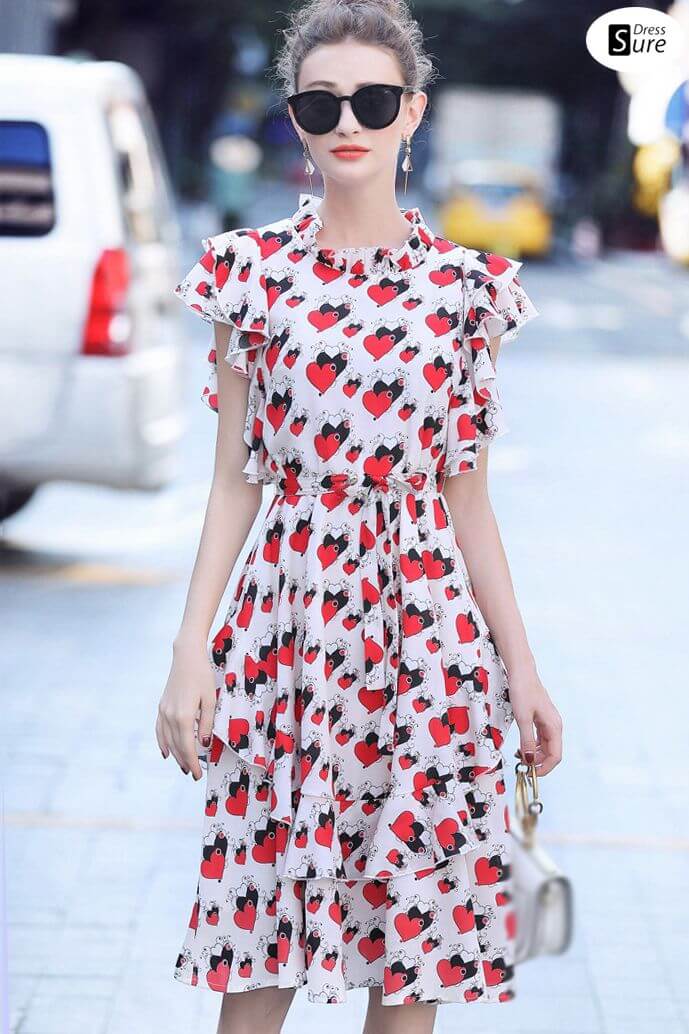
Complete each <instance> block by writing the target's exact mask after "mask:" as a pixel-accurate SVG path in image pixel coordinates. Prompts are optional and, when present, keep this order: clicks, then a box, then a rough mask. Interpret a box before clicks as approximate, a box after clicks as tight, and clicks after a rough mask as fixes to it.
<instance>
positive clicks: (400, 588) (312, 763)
mask: <svg viewBox="0 0 689 1034" xmlns="http://www.w3.org/2000/svg"><path fill="white" fill-rule="evenodd" d="M279 70H280V73H281V75H282V78H283V80H284V82H285V84H286V86H287V93H288V94H289V113H290V118H291V120H292V124H293V125H294V128H295V131H296V132H297V133H298V135H299V138H300V140H301V142H302V144H303V146H304V151H305V156H306V159H307V170H308V171H309V172H310V171H311V166H310V164H309V163H310V161H311V159H312V160H313V162H314V163H315V164H316V165H318V167H319V169H320V170H321V173H322V175H323V180H324V185H325V186H324V196H323V199H321V198H320V197H316V196H315V195H314V194H312V193H302V194H301V196H300V199H299V205H298V207H297V209H296V211H295V212H294V213H293V214H292V215H290V216H289V217H286V218H283V219H279V220H276V221H274V222H272V223H269V224H267V225H265V226H262V227H258V228H251V227H242V228H239V229H236V230H231V231H228V232H226V233H222V234H219V235H217V236H216V237H212V238H210V239H208V240H206V241H204V242H203V243H204V245H205V252H204V254H203V255H202V256H201V257H200V259H199V261H198V262H197V263H196V264H195V265H194V267H193V269H192V270H190V272H189V274H188V275H187V277H186V278H185V279H184V280H183V281H182V283H181V284H179V285H178V286H177V288H176V291H177V292H178V294H179V295H180V297H181V298H182V300H183V301H184V302H186V303H187V304H188V305H189V306H190V307H191V308H192V309H193V310H194V311H196V312H197V313H199V314H200V315H201V316H202V317H203V318H204V319H206V320H207V321H208V322H211V323H212V324H213V330H214V344H213V347H212V349H211V353H210V356H209V359H210V373H209V380H208V384H207V385H206V387H205V389H204V395H203V397H204V399H205V401H206V403H207V404H208V405H209V406H210V408H211V409H213V410H215V411H217V413H218V418H219V422H218V435H217V443H216V463H215V472H214V477H213V484H212V489H211V493H210V498H209V502H208V511H207V515H206V521H205V524H204V528H203V533H202V537H201V544H200V548H199V553H198V558H197V561H196V565H195V568H194V572H193V575H192V579H191V585H190V589H189V595H188V600H187V605H186V609H185V612H184V617H183V620H182V624H181V627H180V630H179V632H178V634H177V636H176V638H175V644H174V660H173V664H172V669H171V672H170V676H169V679H168V683H167V686H166V688H165V691H164V693H163V696H162V699H161V702H160V707H159V715H158V721H157V727H156V732H157V738H158V742H159V745H160V747H161V750H162V753H163V756H164V757H168V756H169V755H170V753H172V754H173V756H174V757H175V759H176V760H177V762H178V763H179V765H180V766H181V767H182V770H183V771H184V772H185V773H189V772H191V773H192V775H193V776H194V778H195V779H200V778H201V775H202V771H201V767H200V764H199V757H197V753H198V754H199V756H200V757H201V758H204V757H205V763H206V765H207V771H206V813H205V827H204V834H203V845H202V851H201V858H200V870H199V873H198V879H197V887H196V895H195V898H194V901H193V907H192V911H191V920H190V922H189V926H188V929H187V931H186V935H185V939H184V944H183V946H182V950H181V952H180V954H179V957H178V959H177V964H176V966H175V971H174V975H175V977H176V978H177V979H179V980H181V981H183V982H185V983H187V984H192V985H197V986H203V987H207V988H211V989H213V990H216V991H220V992H222V993H223V995H224V997H223V1002H222V1009H221V1017H220V1027H219V1030H220V1032H221V1034H222V1032H229V1031H232V1034H238V1032H241V1031H245V1030H246V1031H248V1030H253V1031H255V1030H256V1029H259V1030H261V1031H267V1032H272V1031H278V1030H279V1029H280V1027H281V1024H282V1022H283V1020H284V1018H285V1016H286V1013H287V1010H288V1008H289V1004H290V1002H291V1000H292V996H293V994H294V989H295V988H296V987H298V986H301V985H303V984H305V985H306V986H307V989H308V995H309V998H310V999H311V1000H312V1001H322V1002H342V1001H344V1000H345V999H346V992H347V989H348V988H353V987H368V988H369V989H370V991H369V995H370V1002H369V1011H368V1014H367V1019H366V1026H365V1031H366V1032H367V1034H374V1032H375V1034H379V1032H385V1031H395V1032H396V1034H406V1032H412V1031H413V1032H424V1031H430V1030H431V1029H432V1026H433V1023H434V1015H435V1009H436V1006H437V1005H438V1004H440V1003H444V1002H474V1001H490V1002H497V1001H500V1002H502V1001H508V1000H510V999H511V998H512V997H513V996H514V987H513V979H514V973H513V954H512V950H513V944H514V922H515V917H514V911H513V908H512V904H511V893H510V868H509V837H508V831H509V814H508V808H507V804H506V799H505V796H504V793H505V786H504V781H503V777H504V760H503V754H502V752H501V747H502V744H503V741H504V738H505V735H506V734H507V732H508V731H509V728H510V726H511V724H512V721H513V720H516V723H517V725H518V728H519V734H520V751H521V754H522V756H523V757H525V758H526V760H527V761H528V760H530V759H531V758H532V757H533V758H534V759H535V763H536V770H537V772H538V774H539V775H545V774H546V773H548V772H550V771H551V770H552V769H553V767H554V766H555V765H556V764H557V763H558V762H559V761H560V759H561V721H560V717H559V715H558V712H557V710H556V709H555V707H554V706H553V704H552V702H551V701H550V699H549V697H548V694H547V692H546V690H545V689H544V687H543V685H542V684H541V682H540V679H539V677H538V674H537V672H536V667H535V663H534V659H533V657H532V655H531V652H530V650H529V646H528V643H527V639H526V634H525V631H524V627H523V624H522V621H521V618H520V615H519V611H518V608H517V604H516V601H515V598H514V593H513V588H512V584H511V579H510V574H509V570H508V566H507V561H506V559H505V555H504V552H503V549H502V545H501V541H500V537H499V533H498V529H497V527H496V522H495V518H494V515H493V512H492V509H491V505H490V501H489V498H488V492H487V486H486V466H487V453H488V450H487V446H488V444H489V443H490V442H491V441H492V440H493V439H494V438H495V437H497V436H498V435H500V434H502V433H504V431H505V430H506V425H505V423H504V419H503V413H502V407H501V403H500V398H499V392H498V389H497V385H496V380H495V362H496V359H497V354H498V348H499V346H500V342H501V339H502V340H506V339H509V338H511V337H513V336H515V334H516V333H517V331H518V330H519V328H520V327H521V326H522V325H523V324H524V323H525V322H526V321H527V320H528V319H529V318H531V317H533V316H535V315H537V312H536V309H535V308H534V306H533V304H532V303H531V301H530V300H529V298H528V297H527V295H526V293H525V291H524V289H523V287H522V286H521V284H520V280H519V277H518V275H517V271H518V269H519V267H520V263H518V262H512V261H510V260H509V259H507V258H503V257H502V256H499V255H493V254H484V253H479V252H476V251H472V250H470V249H467V248H465V247H463V246H462V245H461V244H457V243H454V242H451V241H447V240H444V239H443V238H441V237H440V236H438V235H436V234H434V233H433V231H432V230H431V228H430V227H429V226H428V225H427V223H426V222H425V220H424V219H423V216H422V214H421V212H420V211H419V209H418V208H411V209H400V208H398V206H397V203H396V200H395V190H394V185H395V173H396V166H397V158H398V152H399V148H400V145H401V144H402V143H404V144H405V148H406V150H407V153H408V152H409V146H410V143H411V139H412V137H413V134H414V131H415V129H416V128H417V126H418V125H419V123H420V121H421V119H422V116H423V113H424V108H425V105H426V102H427V94H426V93H425V92H424V91H423V89H422V88H421V87H422V86H423V85H425V84H426V83H427V82H428V79H429V77H430V73H431V65H430V62H429V60H428V58H427V57H425V56H424V55H423V52H422V40H421V37H420V32H419V27H418V25H417V23H416V22H415V21H413V20H412V19H411V16H410V14H409V12H408V10H407V9H406V7H405V6H404V4H403V3H401V2H399V0H371V2H352V3H341V2H340V3H336V2H333V0H315V2H312V3H310V4H308V6H306V7H305V8H302V9H301V10H300V11H299V12H298V13H297V14H296V15H295V16H294V21H293V24H292V26H291V27H290V29H289V31H288V32H287V34H286V42H285V46H284V49H283V52H282V54H281V56H280V63H279ZM381 84H382V85H381ZM402 87H412V89H410V90H406V92H405V90H403V89H402ZM313 91H317V92H313ZM218 354H219V355H220V356H221V357H222V358H223V359H225V360H226V361H225V362H221V363H219V364H217V363H216V356H217V355H218ZM236 374H239V376H236ZM247 447H248V459H247V452H246V449H247ZM456 475H461V476H456ZM264 484H273V485H274V486H275V494H274V496H273V497H272V499H271V500H270V504H269V507H268V510H267V513H266V515H265V517H264V519H263V521H262V523H261V524H260V528H259V530H258V532H257V534H256V536H255V537H254V539H253V541H252V544H251V548H250V552H249V555H248V557H247V559H246V562H245V564H244V566H243V568H242V571H241V573H240V576H239V579H238V583H237V586H236V589H235V591H234V594H233V598H232V602H231V604H230V608H229V610H228V612H227V614H226V616H225V620H224V622H223V623H222V625H221V626H220V627H219V628H218V629H217V631H216V632H215V634H214V636H213V639H212V643H211V646H210V648H209V653H208V655H207V652H206V650H207V647H206V644H207V636H208V632H209V628H210V625H211V622H212V621H213V618H214V615H215V612H216V610H217V607H218V605H219V602H220V600H221V598H222V594H223V592H224V590H225V587H226V584H227V581H228V579H229V576H230V573H231V570H232V567H233V565H234V562H235V560H236V558H237V556H238V554H239V551H240V549H241V547H242V545H243V543H244V540H245V538H246V536H247V533H248V532H249V530H250V528H251V527H252V524H253V522H254V519H255V517H256V515H257V513H258V510H259V508H260V505H261V499H262V486H263V485H264ZM209 660H210V664H209ZM196 719H197V720H198V728H197V729H196V731H195V729H194V725H195V720H196ZM195 736H196V737H198V740H196V739H195ZM239 992H249V993H244V994H242V993H239Z"/></svg>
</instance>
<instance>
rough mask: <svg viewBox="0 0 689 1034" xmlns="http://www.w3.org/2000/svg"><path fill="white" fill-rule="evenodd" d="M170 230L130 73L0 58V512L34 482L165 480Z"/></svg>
mask: <svg viewBox="0 0 689 1034" xmlns="http://www.w3.org/2000/svg"><path fill="white" fill-rule="evenodd" d="M180 236H181V235H180V230H179V225H178V222H177V218H176V214H175V205H174V198H173V193H172V189H171V186H170V182H169V177H168V174H167V170H166V166H165V161H164V158H163V154H162V151H161V147H160V143H159V138H158V134H157V130H156V126H155V123H154V119H153V117H152V114H151V111H150V108H149V105H148V103H147V100H146V96H145V91H144V88H143V85H142V83H141V80H140V79H139V77H138V76H137V75H136V73H135V72H133V71H132V69H131V68H129V67H127V66H126V65H124V64H121V63H118V62H111V61H106V62H97V61H90V60H89V61H75V60H71V59H68V58H59V57H47V56H39V55H19V54H17V55H14V54H5V55H2V56H0V280H1V281H2V294H3V305H2V308H1V309H0V518H2V517H7V516H9V515H10V514H12V513H14V512H16V511H17V509H19V507H20V506H22V505H23V504H24V503H25V502H26V501H27V500H28V499H29V498H30V497H31V495H32V494H33V492H34V491H35V489H36V488H37V486H39V485H41V484H43V483H44V482H46V481H52V480H58V479H59V480H68V481H80V482H90V483H93V484H98V485H109V486H114V487H117V488H123V489H131V488H136V489H157V488H160V487H162V486H164V485H165V484H167V483H169V481H170V480H171V479H172V478H173V477H174V476H175V474H176V472H177V454H178V449H177V445H178V442H179V440H180V437H181V434H182V431H183V429H184V415H183V404H182V400H183V395H182V360H183V344H182V343H183V337H182V334H181V333H180V330H179V323H178V315H177V311H176V310H177V306H178V304H179V303H178V302H177V299H176V298H175V297H174V293H173V291H172V289H171V285H174V284H175V283H177V281H178V279H179V273H180Z"/></svg>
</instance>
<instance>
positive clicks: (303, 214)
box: [291, 192, 435, 276]
mask: <svg viewBox="0 0 689 1034" xmlns="http://www.w3.org/2000/svg"><path fill="white" fill-rule="evenodd" d="M322 201H323V198H322V197H318V196H317V195H316V194H310V193H307V192H302V193H300V195H299V207H298V208H297V210H296V212H294V214H293V215H292V216H291V222H292V223H293V225H294V230H295V233H296V235H297V237H298V238H299V239H300V241H301V243H302V246H303V247H304V249H305V250H306V251H309V252H311V253H312V254H313V255H314V256H315V257H316V258H317V259H318V261H319V262H322V263H323V264H324V265H328V266H332V267H333V268H334V269H338V270H340V271H342V272H344V273H359V274H362V275H364V276H367V275H371V274H376V273H384V272H386V271H387V270H389V269H391V268H397V269H400V270H403V271H404V270H407V269H412V268H413V267H414V266H418V265H419V263H421V262H423V261H424V260H425V258H426V256H427V255H428V252H429V251H430V249H431V248H432V247H433V243H434V241H435V235H434V233H433V231H432V230H431V229H430V227H429V226H428V225H427V224H426V222H425V220H424V218H423V216H422V214H421V212H420V210H419V209H418V208H416V207H414V208H406V209H405V208H400V212H401V213H402V215H403V216H404V217H405V219H408V220H409V222H410V224H411V229H410V231H409V236H408V237H407V239H406V240H405V241H404V242H403V243H402V244H401V245H400V247H399V248H383V247H380V248H379V247H376V246H375V245H368V246H366V247H354V248H321V247H319V245H318V244H317V242H316V234H317V233H318V232H319V230H321V229H322V227H323V220H322V219H321V216H320V215H319V212H318V208H319V205H320V203H321V202H322Z"/></svg>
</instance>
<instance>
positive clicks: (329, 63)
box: [288, 40, 428, 184]
mask: <svg viewBox="0 0 689 1034" xmlns="http://www.w3.org/2000/svg"><path fill="white" fill-rule="evenodd" d="M368 83H388V84H399V85H400V86H404V85H407V84H405V83H404V81H403V79H402V76H401V70H400V68H399V65H398V63H397V60H396V58H395V57H394V56H393V55H392V54H390V53H388V52H387V51H386V50H384V49H383V48H382V47H379V46H372V45H370V44H367V43H359V42H357V41H355V40H346V41H343V42H341V43H328V44H323V45H322V46H320V47H316V48H315V50H312V51H311V53H310V54H309V55H308V56H307V57H306V58H305V59H304V60H303V62H302V65H301V69H300V71H299V79H298V82H297V90H298V91H302V90H319V89H320V90H330V91H331V92H332V93H334V94H337V95H338V96H339V95H343V94H344V95H347V96H349V95H350V94H352V93H354V91H355V90H356V89H357V88H358V87H360V86H365V85H366V84H368ZM427 100H428V98H427V96H426V94H425V93H424V92H423V91H418V92H417V93H410V94H403V96H402V103H401V105H400V111H399V114H398V116H397V118H396V119H395V121H394V122H393V123H392V125H389V126H386V128H385V129H367V128H366V126H362V125H361V124H360V123H359V122H357V119H356V116H355V115H354V112H353V111H352V109H351V106H350V104H349V102H348V101H345V102H344V103H343V104H342V105H341V107H340V121H339V122H338V124H337V126H336V127H335V128H334V129H333V130H332V132H330V133H323V134H315V133H306V132H305V131H304V130H303V129H302V128H301V127H300V126H298V125H297V123H296V122H295V120H294V116H293V114H292V111H291V109H289V108H288V110H289V114H290V118H291V119H292V124H293V125H294V128H295V130H296V131H297V133H298V134H299V139H300V140H302V141H305V142H306V143H307V144H308V148H309V152H310V154H311V157H312V158H313V160H314V162H315V163H316V165H317V166H318V168H319V169H320V171H321V174H322V176H323V177H324V179H325V178H327V177H332V178H333V179H334V180H337V181H338V182H340V183H350V184H351V183H357V182H363V181H366V180H369V179H370V178H371V176H374V175H375V174H376V173H377V172H380V171H381V170H383V169H390V168H395V167H396V165H397V159H398V155H399V150H400V144H401V142H402V138H403V137H408V136H411V135H412V133H413V132H414V130H415V129H416V127H417V126H418V124H419V122H420V121H421V118H422V115H423V112H424V108H425V107H426V103H427ZM347 145H353V146H355V147H357V148H364V152H363V153H360V154H355V155H352V153H351V152H350V154H349V155H348V154H347V153H346V152H344V153H341V154H340V155H338V154H337V153H336V151H337V149H338V148H344V147H346V146H347Z"/></svg>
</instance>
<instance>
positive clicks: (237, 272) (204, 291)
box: [174, 229, 270, 483]
mask: <svg viewBox="0 0 689 1034" xmlns="http://www.w3.org/2000/svg"><path fill="white" fill-rule="evenodd" d="M201 243H202V245H203V248H204V252H203V254H202V255H201V256H200V257H199V258H198V259H197V261H196V262H195V263H194V265H193V266H192V268H191V269H190V270H189V272H188V273H187V275H186V276H185V277H184V278H183V279H182V280H181V281H180V282H179V283H178V284H177V285H176V287H175V288H174V293H175V294H176V295H177V296H178V297H179V298H181V300H182V301H183V302H184V303H185V304H186V305H187V306H188V307H189V308H190V309H191V311H192V312H195V313H197V314H198V315H199V316H201V318H202V319H203V320H205V321H206V323H209V324H210V325H211V334H210V340H209V343H208V357H207V361H208V365H207V370H206V381H205V384H204V386H203V390H202V392H201V398H202V400H203V402H204V403H205V404H206V405H207V406H208V407H209V409H211V410H213V412H215V413H217V412H218V378H217V355H216V346H215V332H214V330H213V329H212V326H213V323H214V322H215V321H217V322H218V323H227V324H229V325H230V326H231V327H232V332H231V334H230V338H229V342H228V346H227V350H226V352H225V355H224V357H223V358H224V359H225V361H226V362H227V363H229V365H230V366H231V368H232V369H233V370H235V371H236V372H237V373H238V374H240V375H241V376H243V377H245V378H247V380H249V382H250V383H249V395H248V402H247V412H246V424H245V428H244V441H245V442H246V444H247V446H248V448H249V459H248V461H247V464H246V466H245V467H244V473H245V474H246V476H247V480H249V481H251V482H253V483H258V482H259V481H262V480H264V475H265V459H266V457H265V450H264V446H263V434H262V431H263V418H264V412H265V376H264V375H265V370H264V368H263V364H262V362H261V359H262V355H263V352H264V346H265V345H266V343H267V341H268V340H269V336H270V322H269V304H268V295H267V291H266V286H265V279H264V276H263V271H262V264H261V252H260V247H259V244H258V241H257V240H256V238H255V237H254V236H252V233H251V231H250V230H249V229H242V230H228V231H226V232H224V233H220V234H217V235H216V236H214V237H207V238H204V239H203V240H202V241H201Z"/></svg>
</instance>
